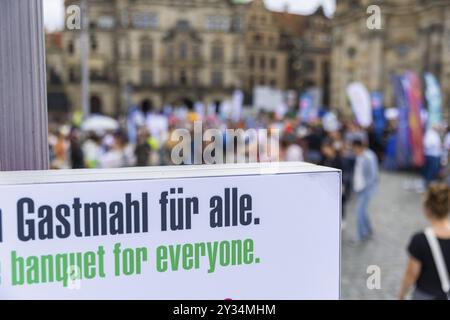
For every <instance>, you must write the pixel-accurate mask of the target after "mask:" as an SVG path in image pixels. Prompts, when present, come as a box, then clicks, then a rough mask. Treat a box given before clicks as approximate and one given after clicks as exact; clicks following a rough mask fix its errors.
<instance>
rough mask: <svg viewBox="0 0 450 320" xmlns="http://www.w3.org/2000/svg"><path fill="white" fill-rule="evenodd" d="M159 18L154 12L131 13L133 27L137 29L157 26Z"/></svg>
mask: <svg viewBox="0 0 450 320" xmlns="http://www.w3.org/2000/svg"><path fill="white" fill-rule="evenodd" d="M158 26H159V18H158V15H157V14H155V13H150V12H137V13H135V14H134V15H133V27H135V28H139V29H149V28H158Z"/></svg>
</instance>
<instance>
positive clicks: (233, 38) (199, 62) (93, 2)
mask: <svg viewBox="0 0 450 320" xmlns="http://www.w3.org/2000/svg"><path fill="white" fill-rule="evenodd" d="M71 4H79V1H76V0H65V5H66V7H67V6H69V5H71ZM284 15H285V16H287V17H289V19H288V21H294V22H295V21H297V22H298V21H300V20H301V21H302V23H300V24H299V23H297V22H295V23H292V24H291V25H290V26H287V25H286V23H285V21H284V20H283V19H281V20H280V17H279V13H274V12H272V11H269V10H268V9H267V8H266V7H265V5H264V2H263V0H254V1H251V2H246V1H237V0H183V1H180V0H151V1H148V0H114V1H111V0H89V21H90V23H89V25H90V58H89V69H90V79H91V83H90V94H91V100H92V101H93V102H95V103H96V104H97V105H98V104H100V105H101V106H102V109H103V111H104V112H106V113H109V114H117V113H120V112H123V111H125V110H126V106H127V105H128V104H129V102H130V101H132V102H133V103H137V104H140V103H142V102H144V101H147V102H148V103H149V104H150V105H153V106H155V107H157V108H159V107H161V106H163V105H164V104H192V103H193V102H195V101H197V100H201V101H203V102H205V103H217V102H219V101H222V100H224V99H228V98H229V97H230V95H231V93H232V92H233V91H234V90H235V89H237V88H240V89H243V90H244V91H245V93H246V96H247V97H248V96H250V95H251V93H252V90H253V87H254V86H260V85H265V86H272V87H274V88H277V89H280V90H287V89H294V90H297V91H299V90H301V89H303V88H304V87H305V86H306V85H308V82H306V80H304V79H302V80H301V81H300V80H299V79H297V78H296V77H295V76H293V73H294V69H293V67H294V66H295V65H297V66H298V65H300V66H302V65H303V64H304V62H305V61H304V60H305V59H307V60H308V61H310V60H311V57H312V56H314V55H315V51H314V50H311V48H313V46H311V44H312V42H311V41H304V40H302V39H303V38H302V37H303V30H299V29H302V28H303V27H304V26H305V25H308V24H309V22H308V21H310V19H307V18H306V17H304V16H299V15H293V14H288V13H284ZM314 16H316V15H314ZM323 17H324V16H323ZM312 19H315V18H312ZM321 19H322V18H321ZM326 20H327V21H329V19H328V18H326ZM310 27H311V28H313V27H314V26H313V25H311V26H310ZM323 32H328V37H329V36H330V34H329V33H330V30H327V29H326V28H325V29H323ZM305 34H308V33H307V32H306V33H305ZM79 39H80V31H78V30H68V29H65V30H64V31H62V47H63V50H62V56H63V61H64V65H65V69H64V70H63V74H62V76H61V78H62V79H63V81H64V82H65V84H66V85H65V89H66V92H67V94H68V97H69V101H70V105H71V107H72V108H79V107H80V106H81V95H80V82H81V76H80V74H81V71H80V70H81V67H80V40H79ZM295 42H297V43H301V44H302V45H301V49H302V50H303V49H304V48H305V43H308V46H307V47H308V48H307V51H308V50H310V51H308V52H309V55H306V54H303V52H302V55H301V56H296V55H294V51H293V50H291V47H290V46H289V45H286V43H295ZM329 58H330V51H328V59H329ZM318 65H321V66H322V65H323V64H322V63H318ZM315 70H316V71H318V73H317V75H315V74H314V75H308V77H309V78H311V77H312V78H313V80H312V81H311V82H310V83H309V85H317V86H321V85H323V82H322V80H321V79H323V78H324V75H323V74H320V75H319V73H322V72H323V69H322V68H321V67H320V68H318V69H315ZM304 74H306V73H302V75H304Z"/></svg>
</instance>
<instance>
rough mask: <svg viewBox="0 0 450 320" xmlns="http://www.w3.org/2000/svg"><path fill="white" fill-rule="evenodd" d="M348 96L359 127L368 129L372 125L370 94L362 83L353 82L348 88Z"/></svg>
mask: <svg viewBox="0 0 450 320" xmlns="http://www.w3.org/2000/svg"><path fill="white" fill-rule="evenodd" d="M347 96H348V98H349V100H350V104H351V106H352V110H353V113H354V115H355V118H356V120H357V121H358V123H359V125H360V126H361V127H363V128H368V127H370V126H371V125H372V122H373V115H372V104H371V99H370V93H369V91H368V90H367V88H366V86H365V85H363V84H362V83H361V82H353V83H351V84H349V85H348V87H347Z"/></svg>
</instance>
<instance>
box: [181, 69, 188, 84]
mask: <svg viewBox="0 0 450 320" xmlns="http://www.w3.org/2000/svg"><path fill="white" fill-rule="evenodd" d="M187 83H188V79H187V73H186V71H185V70H181V72H180V84H181V85H182V86H185V85H187Z"/></svg>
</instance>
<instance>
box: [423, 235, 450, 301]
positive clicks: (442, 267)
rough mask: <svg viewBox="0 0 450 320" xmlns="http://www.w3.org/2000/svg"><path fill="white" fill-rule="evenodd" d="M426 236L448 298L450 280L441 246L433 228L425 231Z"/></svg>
mask: <svg viewBox="0 0 450 320" xmlns="http://www.w3.org/2000/svg"><path fill="white" fill-rule="evenodd" d="M425 236H426V237H427V240H428V244H429V245H430V248H431V253H432V254H433V259H434V263H435V265H436V268H437V271H438V274H439V279H440V280H441V286H442V290H443V291H444V292H445V293H446V294H447V296H449V294H450V280H449V276H448V271H447V266H446V264H445V260H444V256H443V254H442V249H441V246H440V245H439V242H438V240H437V238H436V235H435V233H434V231H433V229H432V228H431V227H430V228H427V229H426V230H425Z"/></svg>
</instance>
